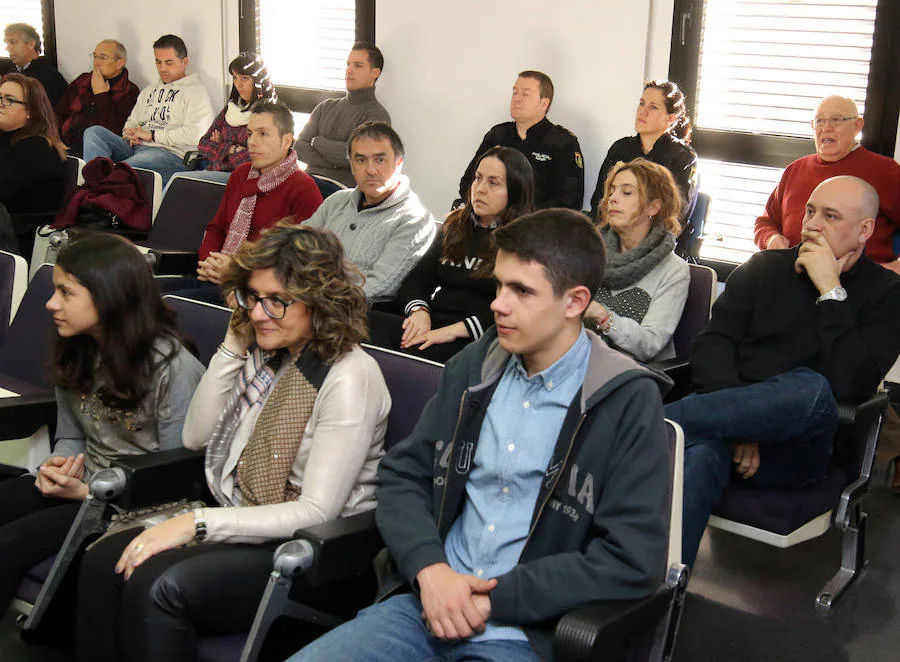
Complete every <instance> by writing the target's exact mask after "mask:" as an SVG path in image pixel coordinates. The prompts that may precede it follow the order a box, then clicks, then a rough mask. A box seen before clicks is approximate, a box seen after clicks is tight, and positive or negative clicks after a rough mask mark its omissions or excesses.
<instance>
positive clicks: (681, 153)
mask: <svg viewBox="0 0 900 662" xmlns="http://www.w3.org/2000/svg"><path fill="white" fill-rule="evenodd" d="M637 158H644V159H647V160H648V161H653V162H654V163H658V164H659V165H661V166H663V167H664V168H666V169H667V170H668V171H669V172H671V173H672V176H673V177H674V178H675V183H676V184H678V188H679V189H681V198H682V204H683V208H682V210H681V218H682V220H684V219H687V218H690V215H691V212H693V211H694V205H695V204H696V202H697V152H695V151H694V149H693V148H692V147H691V146H690V145H688V144H687V143H685V142H682V141H681V140H679V139H678V138H676V137H675V136H673V135H672V134H671V133H664V134H662V135H661V136H660V137H659V138H657V140H656V142H655V143H653V149H651V150H650V153H649V154H644V146H643V144H642V143H641V137H640V136H639V135H638V134H635V135H633V136H628V137H626V138H622V139H620V140H617V141H616V142H614V143H613V144H612V147H610V148H609V151H608V152H607V153H606V158H605V159H604V160H603V165H601V166H600V174H599V175H598V176H597V186H596V187H595V188H594V195H593V196H591V215H592V217H593V218H597V207H598V206H599V205H600V201H601V200H602V199H603V185H604V184H605V183H606V177H607V175H609V172H610V170H612V169H613V166H614V165H616V163H618V162H619V161H623V162H625V163H628V162H629V161H634V160H635V159H637ZM682 225H683V223H682Z"/></svg>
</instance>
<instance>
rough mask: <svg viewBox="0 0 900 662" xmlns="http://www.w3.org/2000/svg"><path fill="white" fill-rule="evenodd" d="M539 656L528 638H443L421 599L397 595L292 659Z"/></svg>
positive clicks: (436, 660)
mask: <svg viewBox="0 0 900 662" xmlns="http://www.w3.org/2000/svg"><path fill="white" fill-rule="evenodd" d="M311 660H321V661H322V662H344V661H346V662H398V661H400V660H402V661H404V662H406V661H407V660H408V661H409V662H462V661H463V660H466V661H470V662H539V661H540V658H539V657H538V656H537V653H535V652H534V650H533V649H532V648H531V646H530V645H529V643H528V642H527V641H503V640H491V641H482V642H475V643H473V642H468V641H456V642H444V641H440V640H439V639H435V638H434V637H432V636H431V633H430V632H429V631H428V628H427V627H426V626H425V621H424V620H423V619H422V603H421V602H420V601H419V598H418V597H416V596H415V595H413V594H410V593H408V594H406V595H397V596H394V597H392V598H389V599H388V600H385V601H384V602H380V603H378V604H376V605H373V606H371V607H369V608H367V609H364V610H362V611H361V612H359V614H357V616H356V618H354V619H353V620H352V621H350V622H348V623H345V624H344V625H341V626H340V627H338V628H335V629H334V630H332V631H331V632H328V633H327V634H325V635H322V636H321V637H319V638H318V639H316V640H315V641H314V642H312V643H311V644H309V645H308V646H306V647H305V648H304V649H303V650H301V651H300V652H299V653H296V654H294V655H293V656H292V657H290V658H289V659H288V662H310V661H311Z"/></svg>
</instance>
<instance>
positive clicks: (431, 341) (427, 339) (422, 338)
mask: <svg viewBox="0 0 900 662" xmlns="http://www.w3.org/2000/svg"><path fill="white" fill-rule="evenodd" d="M468 335H469V333H468V331H467V330H466V325H465V324H463V323H462V322H457V323H456V324H449V325H447V326H442V327H440V328H437V329H432V328H431V315H430V314H429V313H428V311H427V310H425V309H424V308H417V309H416V310H414V311H412V312H411V313H410V314H409V316H408V317H407V318H406V319H405V320H403V337H402V338H400V347H402V348H403V349H407V348H409V347H414V346H415V345H419V349H425V348H427V347H431V346H432V345H443V344H445V343H448V342H453V341H454V340H458V339H460V338H465V337H466V336H468Z"/></svg>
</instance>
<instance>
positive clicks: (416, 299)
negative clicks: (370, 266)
mask: <svg viewBox="0 0 900 662" xmlns="http://www.w3.org/2000/svg"><path fill="white" fill-rule="evenodd" d="M467 222H471V221H467ZM490 239H491V230H490V229H488V228H483V227H481V226H479V225H477V224H476V225H475V227H474V228H473V230H472V235H471V240H470V242H469V245H468V246H466V250H465V254H466V258H465V259H464V260H463V263H462V264H456V263H453V262H451V261H449V260H445V259H444V257H443V252H444V232H443V228H442V229H441V230H439V231H438V234H437V237H435V240H434V241H433V242H431V247H430V248H429V249H428V252H427V253H425V255H424V256H423V257H422V259H421V260H419V263H418V264H417V265H416V266H415V268H414V269H413V270H412V271H411V272H410V273H409V275H408V276H407V277H406V280H405V281H403V285H401V286H400V290H399V291H398V292H397V301H399V302H400V303H402V304H403V305H404V313H405V314H406V315H409V313H410V310H411V309H412V308H414V307H416V306H425V307H427V308H428V312H429V314H430V315H431V319H432V327H434V328H437V327H440V326H447V325H449V324H455V323H456V322H464V323H465V325H466V330H467V331H468V332H469V337H471V338H472V339H473V340H477V339H478V338H480V337H481V336H482V335H483V334H484V331H485V329H487V328H488V327H489V326H491V325H492V324H493V323H494V314H493V313H492V312H491V301H493V300H494V293H495V289H496V288H495V285H494V281H493V280H492V279H491V278H473V277H472V273H473V272H474V271H475V269H476V268H477V267H478V265H479V264H480V260H479V257H478V256H479V255H483V254H484V251H485V249H486V248H487V246H488V242H490ZM438 288H440V289H438ZM435 290H437V291H435Z"/></svg>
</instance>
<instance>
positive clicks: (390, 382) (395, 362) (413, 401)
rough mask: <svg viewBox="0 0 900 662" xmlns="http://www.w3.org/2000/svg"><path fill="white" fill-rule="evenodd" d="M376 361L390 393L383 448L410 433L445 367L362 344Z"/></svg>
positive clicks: (436, 386) (435, 389)
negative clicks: (389, 408) (389, 411)
mask: <svg viewBox="0 0 900 662" xmlns="http://www.w3.org/2000/svg"><path fill="white" fill-rule="evenodd" d="M363 348H364V349H365V350H366V352H368V353H369V355H370V356H371V357H372V358H374V359H375V360H376V361H377V362H378V366H379V367H380V368H381V374H383V375H384V381H385V383H387V387H388V391H389V392H390V394H391V413H390V415H389V416H388V426H387V433H386V434H385V437H384V448H385V450H387V449H389V448H390V447H391V446H393V445H394V444H396V443H397V442H398V441H402V440H403V439H405V438H406V437H408V436H409V435H410V433H411V432H412V431H413V428H414V427H416V423H418V422H419V416H420V415H421V414H422V410H423V409H424V408H425V405H426V404H428V401H429V400H431V398H432V397H433V396H434V394H435V393H437V388H438V384H439V383H440V381H441V374H442V372H443V370H444V366H442V365H441V364H440V363H435V362H434V361H429V360H427V359H420V358H418V357H415V356H410V355H408V354H403V353H401V352H395V351H394V350H391V349H384V348H382V347H373V346H371V345H363Z"/></svg>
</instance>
